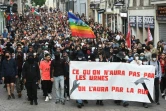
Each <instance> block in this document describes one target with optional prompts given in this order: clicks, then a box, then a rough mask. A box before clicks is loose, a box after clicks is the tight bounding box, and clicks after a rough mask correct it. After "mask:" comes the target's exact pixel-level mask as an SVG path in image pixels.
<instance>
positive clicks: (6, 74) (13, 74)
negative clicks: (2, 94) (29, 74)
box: [2, 51, 18, 100]
mask: <svg viewBox="0 0 166 111" xmlns="http://www.w3.org/2000/svg"><path fill="white" fill-rule="evenodd" d="M17 77H18V76H17V67H16V62H15V60H14V59H12V58H11V54H10V52H8V51H7V52H6V53H5V59H4V60H3V62H2V80H3V81H4V83H5V84H6V85H7V91H8V100H9V99H11V97H12V98H13V99H15V96H14V83H15V78H17Z"/></svg>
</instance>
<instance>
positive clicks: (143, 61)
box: [130, 54, 148, 108]
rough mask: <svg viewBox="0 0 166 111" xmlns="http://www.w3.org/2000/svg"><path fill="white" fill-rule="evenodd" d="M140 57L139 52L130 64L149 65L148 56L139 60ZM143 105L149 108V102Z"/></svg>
mask: <svg viewBox="0 0 166 111" xmlns="http://www.w3.org/2000/svg"><path fill="white" fill-rule="evenodd" d="M138 59H139V55H138V54H135V56H134V60H133V61H132V62H130V64H137V65H138V66H140V65H148V64H147V59H146V58H143V59H142V61H141V60H138ZM143 107H144V108H148V105H147V103H143Z"/></svg>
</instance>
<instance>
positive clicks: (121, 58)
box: [113, 50, 129, 107]
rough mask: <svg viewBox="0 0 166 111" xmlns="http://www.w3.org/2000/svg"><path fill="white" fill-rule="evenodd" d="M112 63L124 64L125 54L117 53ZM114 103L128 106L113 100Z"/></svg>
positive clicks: (125, 102)
mask: <svg viewBox="0 0 166 111" xmlns="http://www.w3.org/2000/svg"><path fill="white" fill-rule="evenodd" d="M115 51H116V50H115ZM113 62H124V63H126V60H125V54H124V53H123V52H122V51H120V52H119V53H117V54H116V56H114V61H113ZM114 102H115V104H117V105H120V104H121V102H123V106H124V107H127V106H129V103H128V102H127V101H121V100H115V101H114Z"/></svg>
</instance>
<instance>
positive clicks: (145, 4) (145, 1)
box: [142, 0, 151, 6]
mask: <svg viewBox="0 0 166 111" xmlns="http://www.w3.org/2000/svg"><path fill="white" fill-rule="evenodd" d="M142 1H143V2H144V6H150V5H151V4H150V2H151V0H142Z"/></svg>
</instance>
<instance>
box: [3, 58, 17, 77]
mask: <svg viewBox="0 0 166 111" xmlns="http://www.w3.org/2000/svg"><path fill="white" fill-rule="evenodd" d="M16 75H17V65H16V61H15V60H14V59H10V60H7V59H4V60H3V62H2V77H5V76H16Z"/></svg>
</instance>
